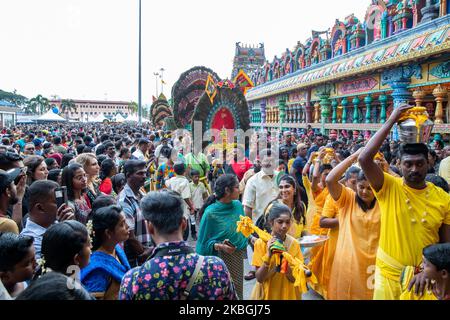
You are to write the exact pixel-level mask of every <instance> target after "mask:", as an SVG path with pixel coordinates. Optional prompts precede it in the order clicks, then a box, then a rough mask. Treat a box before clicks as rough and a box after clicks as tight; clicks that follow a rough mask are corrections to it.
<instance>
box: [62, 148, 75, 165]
mask: <svg viewBox="0 0 450 320" xmlns="http://www.w3.org/2000/svg"><path fill="white" fill-rule="evenodd" d="M72 159H75V155H74V154H73V153H69V152H67V153H65V154H64V155H63V157H62V160H61V169H64V168H65V167H67V166H68V165H69V162H70V160H72Z"/></svg>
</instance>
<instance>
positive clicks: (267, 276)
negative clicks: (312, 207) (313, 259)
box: [252, 202, 303, 300]
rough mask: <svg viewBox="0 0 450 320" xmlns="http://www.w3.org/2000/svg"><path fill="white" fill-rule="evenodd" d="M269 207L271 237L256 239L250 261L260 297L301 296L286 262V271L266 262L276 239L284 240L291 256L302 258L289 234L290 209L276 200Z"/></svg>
mask: <svg viewBox="0 0 450 320" xmlns="http://www.w3.org/2000/svg"><path fill="white" fill-rule="evenodd" d="M268 210H269V212H268V221H267V222H268V226H267V230H268V231H269V232H271V235H272V239H270V240H269V241H268V242H267V243H266V242H264V241H263V240H261V239H258V240H257V241H256V242H255V251H254V254H253V261H252V265H253V266H255V267H256V280H257V281H258V283H257V284H256V285H257V286H260V285H262V287H263V291H264V297H261V298H262V299H263V300H301V294H300V291H299V290H298V289H297V288H295V287H294V282H295V279H294V277H293V275H292V270H291V268H290V267H289V266H288V267H287V271H286V273H284V274H283V273H280V272H278V271H277V270H276V269H275V268H270V266H269V261H270V258H271V256H272V253H271V250H270V248H271V247H272V245H273V244H274V242H275V241H276V240H277V239H279V240H281V241H282V242H283V245H284V248H285V249H286V251H287V252H289V253H290V254H291V255H292V256H293V257H294V258H298V259H300V260H303V256H302V253H301V251H300V244H299V243H298V242H297V240H296V239H294V238H293V237H291V236H290V235H288V231H289V228H290V227H291V223H292V212H291V209H289V207H288V206H286V205H284V204H281V203H278V202H275V203H274V204H273V205H272V207H271V208H269V209H268Z"/></svg>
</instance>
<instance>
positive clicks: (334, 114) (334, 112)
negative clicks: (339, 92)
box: [331, 99, 338, 123]
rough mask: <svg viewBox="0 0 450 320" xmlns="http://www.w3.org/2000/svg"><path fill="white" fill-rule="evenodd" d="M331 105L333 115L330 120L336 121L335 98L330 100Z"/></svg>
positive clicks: (336, 103)
mask: <svg viewBox="0 0 450 320" xmlns="http://www.w3.org/2000/svg"><path fill="white" fill-rule="evenodd" d="M331 107H332V108H333V115H332V116H331V122H332V123H337V107H338V102H337V99H334V100H333V101H332V102H331Z"/></svg>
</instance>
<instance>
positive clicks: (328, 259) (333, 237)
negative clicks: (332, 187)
mask: <svg viewBox="0 0 450 320" xmlns="http://www.w3.org/2000/svg"><path fill="white" fill-rule="evenodd" d="M338 216H339V208H338V207H337V205H336V202H335V201H334V199H333V197H331V195H328V197H327V200H326V201H325V205H324V206H323V210H322V217H325V218H331V219H333V218H336V217H338ZM338 236H339V227H336V228H333V229H328V241H327V242H325V245H324V248H323V262H322V266H323V267H322V274H321V275H319V276H318V277H317V278H318V281H319V282H320V283H322V287H323V297H324V298H325V299H328V284H329V282H330V274H331V267H332V266H333V260H334V254H335V251H336V244H337V240H338ZM316 276H317V275H316Z"/></svg>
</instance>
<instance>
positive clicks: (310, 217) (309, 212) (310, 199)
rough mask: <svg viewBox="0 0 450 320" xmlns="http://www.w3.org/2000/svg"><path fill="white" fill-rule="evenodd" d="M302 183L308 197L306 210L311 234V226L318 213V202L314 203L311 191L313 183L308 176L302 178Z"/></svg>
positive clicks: (307, 223) (307, 227)
mask: <svg viewBox="0 0 450 320" xmlns="http://www.w3.org/2000/svg"><path fill="white" fill-rule="evenodd" d="M302 182H303V186H304V187H305V190H306V195H307V196H308V208H307V210H306V230H307V231H308V232H309V233H311V226H312V223H313V220H314V214H315V212H316V202H315V201H314V196H313V193H312V189H311V181H309V179H308V177H307V176H302Z"/></svg>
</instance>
